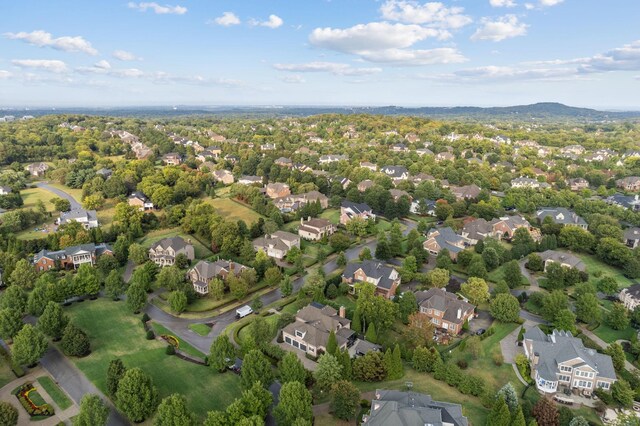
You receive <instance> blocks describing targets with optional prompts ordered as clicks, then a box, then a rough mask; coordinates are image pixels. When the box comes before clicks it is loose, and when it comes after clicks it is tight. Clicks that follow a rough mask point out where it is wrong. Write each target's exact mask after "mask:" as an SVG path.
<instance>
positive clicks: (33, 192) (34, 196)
mask: <svg viewBox="0 0 640 426" xmlns="http://www.w3.org/2000/svg"><path fill="white" fill-rule="evenodd" d="M20 196H21V197H22V201H24V205H23V206H22V208H23V209H35V208H36V203H37V202H38V200H42V202H43V203H44V206H45V207H46V208H47V211H48V212H52V211H54V210H55V209H54V207H53V204H51V203H50V201H51V199H52V198H55V197H56V195H55V194H52V193H51V192H49V191H47V190H46V189H42V188H27V189H23V190H22V191H20Z"/></svg>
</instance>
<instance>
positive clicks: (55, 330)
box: [38, 302, 69, 340]
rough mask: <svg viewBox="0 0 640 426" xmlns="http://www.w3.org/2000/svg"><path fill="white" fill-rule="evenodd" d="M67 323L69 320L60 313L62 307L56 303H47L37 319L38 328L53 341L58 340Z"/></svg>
mask: <svg viewBox="0 0 640 426" xmlns="http://www.w3.org/2000/svg"><path fill="white" fill-rule="evenodd" d="M68 322H69V318H68V317H67V316H66V315H65V314H64V313H63V312H62V307H60V305H59V304H57V303H56V302H49V303H47V306H46V307H45V308H44V312H42V315H40V318H38V328H39V329H40V331H42V332H43V333H44V334H46V335H47V336H49V337H51V338H52V339H53V340H60V338H61V337H62V333H63V332H64V328H65V327H66V326H67V323H68Z"/></svg>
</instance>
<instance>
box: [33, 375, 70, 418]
mask: <svg viewBox="0 0 640 426" xmlns="http://www.w3.org/2000/svg"><path fill="white" fill-rule="evenodd" d="M38 383H40V386H42V387H43V388H44V390H45V391H47V393H48V394H49V396H50V397H51V399H53V402H55V403H56V405H57V406H58V407H60V409H61V410H66V409H67V408H69V407H71V400H70V399H69V397H67V395H66V394H65V393H64V392H63V391H62V389H60V387H59V386H58V385H56V384H55V383H54V381H53V380H51V377H49V376H42V377H38Z"/></svg>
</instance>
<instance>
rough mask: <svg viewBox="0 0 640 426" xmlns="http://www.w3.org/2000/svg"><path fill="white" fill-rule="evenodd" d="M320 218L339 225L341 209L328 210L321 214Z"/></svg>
mask: <svg viewBox="0 0 640 426" xmlns="http://www.w3.org/2000/svg"><path fill="white" fill-rule="evenodd" d="M320 217H321V218H323V219H327V220H328V221H329V222H331V223H333V224H335V225H337V224H339V223H340V209H327V210H325V211H323V212H322V213H320Z"/></svg>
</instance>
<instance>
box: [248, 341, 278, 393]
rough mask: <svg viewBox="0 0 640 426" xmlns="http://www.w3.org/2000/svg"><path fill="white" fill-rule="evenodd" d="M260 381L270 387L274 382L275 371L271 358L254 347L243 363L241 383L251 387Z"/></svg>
mask: <svg viewBox="0 0 640 426" xmlns="http://www.w3.org/2000/svg"><path fill="white" fill-rule="evenodd" d="M258 381H259V382H261V383H262V385H263V386H265V387H267V388H268V387H269V386H271V383H273V371H272V370H271V363H269V360H267V358H266V357H265V356H264V355H263V354H262V352H260V351H258V350H255V349H254V350H251V351H249V353H248V354H247V355H246V356H245V358H244V362H243V363H242V373H241V383H242V387H244V388H245V389H249V388H251V386H253V383H254V382H258Z"/></svg>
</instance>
